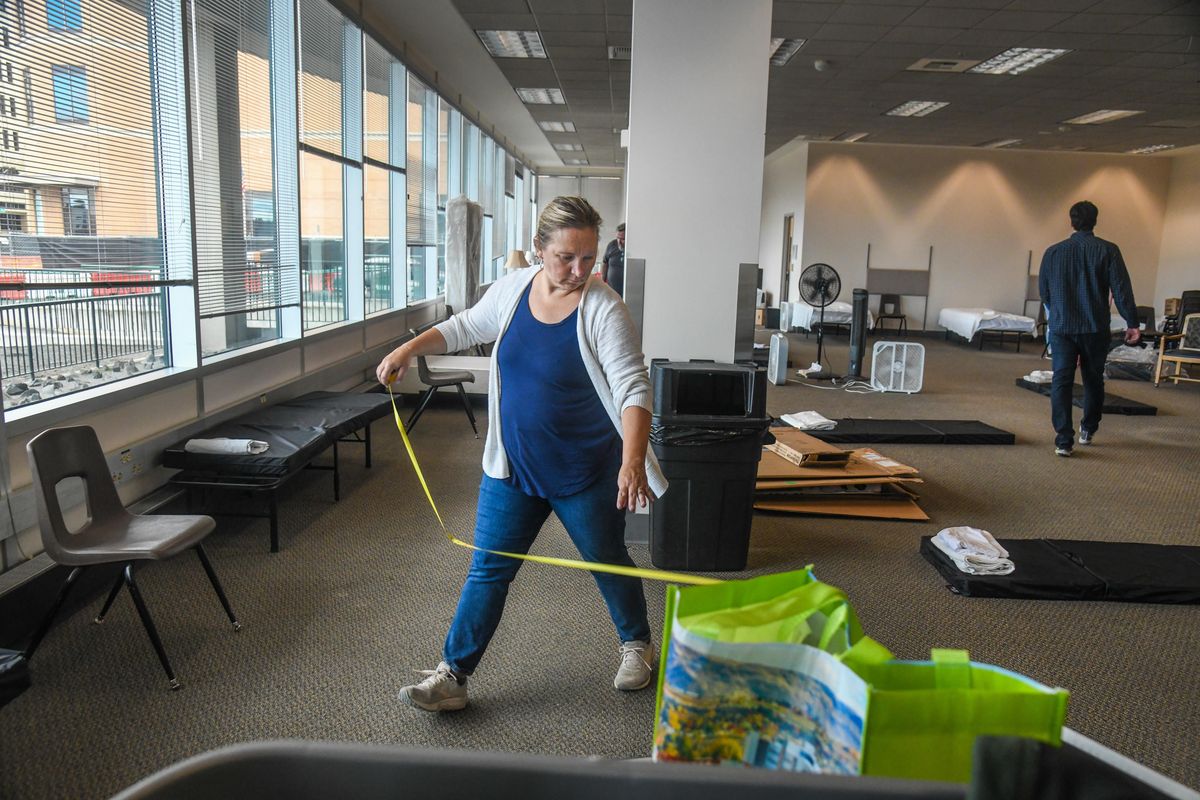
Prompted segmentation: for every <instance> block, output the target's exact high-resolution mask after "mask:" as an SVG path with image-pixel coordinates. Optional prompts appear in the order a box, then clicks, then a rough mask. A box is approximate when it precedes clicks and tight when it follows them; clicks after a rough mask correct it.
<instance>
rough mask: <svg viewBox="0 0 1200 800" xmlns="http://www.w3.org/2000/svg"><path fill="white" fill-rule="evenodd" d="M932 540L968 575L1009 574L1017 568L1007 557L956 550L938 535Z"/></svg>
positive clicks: (959, 569)
mask: <svg viewBox="0 0 1200 800" xmlns="http://www.w3.org/2000/svg"><path fill="white" fill-rule="evenodd" d="M932 541H933V546H934V547H936V548H937V549H938V550H941V551H942V552H943V553H945V554H946V557H947V558H949V559H950V560H951V561H953V562H954V566H956V567H958V571H959V572H965V573H967V574H968V575H1008V574H1010V573H1011V572H1013V571H1014V570H1016V568H1017V567H1016V565H1015V564H1013V562H1012V561H1010V560H1008V559H1007V558H994V557H992V556H981V555H976V554H974V553H966V552H963V551H962V550H955V549H953V548H951V547H950V546H949V545H947V544H946V540H945V539H942V538H940V537H937V536H935V537H933V539H932Z"/></svg>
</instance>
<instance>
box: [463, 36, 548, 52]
mask: <svg viewBox="0 0 1200 800" xmlns="http://www.w3.org/2000/svg"><path fill="white" fill-rule="evenodd" d="M475 35H476V36H478V37H479V41H481V42H483V46H484V47H486V48H487V51H488V52H489V53H491V54H492V55H493V56H494V57H496V58H545V57H546V48H544V47H542V37H541V36H540V35H539V34H538V32H537V31H475Z"/></svg>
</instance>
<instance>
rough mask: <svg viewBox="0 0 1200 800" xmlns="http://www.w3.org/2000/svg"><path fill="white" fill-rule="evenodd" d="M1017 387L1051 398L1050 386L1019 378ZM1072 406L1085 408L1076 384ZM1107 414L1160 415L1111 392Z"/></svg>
mask: <svg viewBox="0 0 1200 800" xmlns="http://www.w3.org/2000/svg"><path fill="white" fill-rule="evenodd" d="M1017 386H1020V387H1021V388H1022V389H1028V390H1029V391H1031V392H1037V393H1038V394H1044V395H1046V397H1049V396H1050V384H1048V383H1034V382H1033V381H1027V380H1025V379H1024V378H1017ZM1072 397H1073V399H1072V404H1073V405H1075V407H1077V408H1083V387H1082V386H1080V385H1079V384H1075V387H1074V389H1073V390H1072ZM1101 410H1102V411H1103V412H1104V413H1105V414H1128V415H1130V416H1135V417H1140V416H1154V415H1155V414H1157V413H1158V407H1157V406H1151V405H1146V404H1145V403H1139V402H1138V401H1137V400H1130V399H1128V398H1125V397H1121V396H1119V395H1115V394H1113V393H1111V392H1105V393H1104V408H1102V409H1101Z"/></svg>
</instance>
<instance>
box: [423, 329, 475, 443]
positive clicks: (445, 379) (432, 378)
mask: <svg viewBox="0 0 1200 800" xmlns="http://www.w3.org/2000/svg"><path fill="white" fill-rule="evenodd" d="M409 333H411V334H412V335H413V338H416V337H417V335H418V334H420V333H421V331H420V330H418V329H416V328H412V329H410V330H409ZM417 375H418V376H419V377H420V378H421V383H423V384H425V385H426V386H428V387H429V388H428V389H426V390H425V394H423V395H421V401H420V402H419V403H418V404H417V408H416V410H415V411H413V413H412V416H411V417H409V418H408V423H407V425H406V426H405V427H406V428H408V430H409V431H410V432H411V431H412V429H413V427H414V426H415V425H416V424H417V420H419V419H420V418H421V415H422V414H423V413H425V408H426V406H428V405H429V401H430V400H432V399H433V396H434V394H436V393H437V390H438V389H441V388H442V387H443V386H453V387H454V388H456V389H458V398H459V399H460V400H462V405H463V410H464V411H466V412H467V419H469V420H470V421H471V430H472V431H474V432H475V438H476V439H478V438H479V427H478V426H477V425H476V424H475V412H474V411H472V410H471V401H470V400H469V399H468V398H467V392H466V390H465V389H463V384H464V383H474V382H475V374H474V373H473V372H471V371H470V370H465V369H461V370H459V369H455V370H449V369H430V368H429V364H428V362H426V360H425V356H417Z"/></svg>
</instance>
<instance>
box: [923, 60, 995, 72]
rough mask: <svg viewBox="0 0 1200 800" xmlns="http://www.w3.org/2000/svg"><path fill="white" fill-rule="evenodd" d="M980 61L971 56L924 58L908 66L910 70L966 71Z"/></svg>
mask: <svg viewBox="0 0 1200 800" xmlns="http://www.w3.org/2000/svg"><path fill="white" fill-rule="evenodd" d="M978 63H979V60H978V59H970V58H922V59H921V60H919V61H916V62H914V63H912V64H910V65H908V66H907V67H905V69H906V70H908V71H909V72H966V71H967V70H969V69H970V68H971V67H973V66H975V65H976V64H978Z"/></svg>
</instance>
